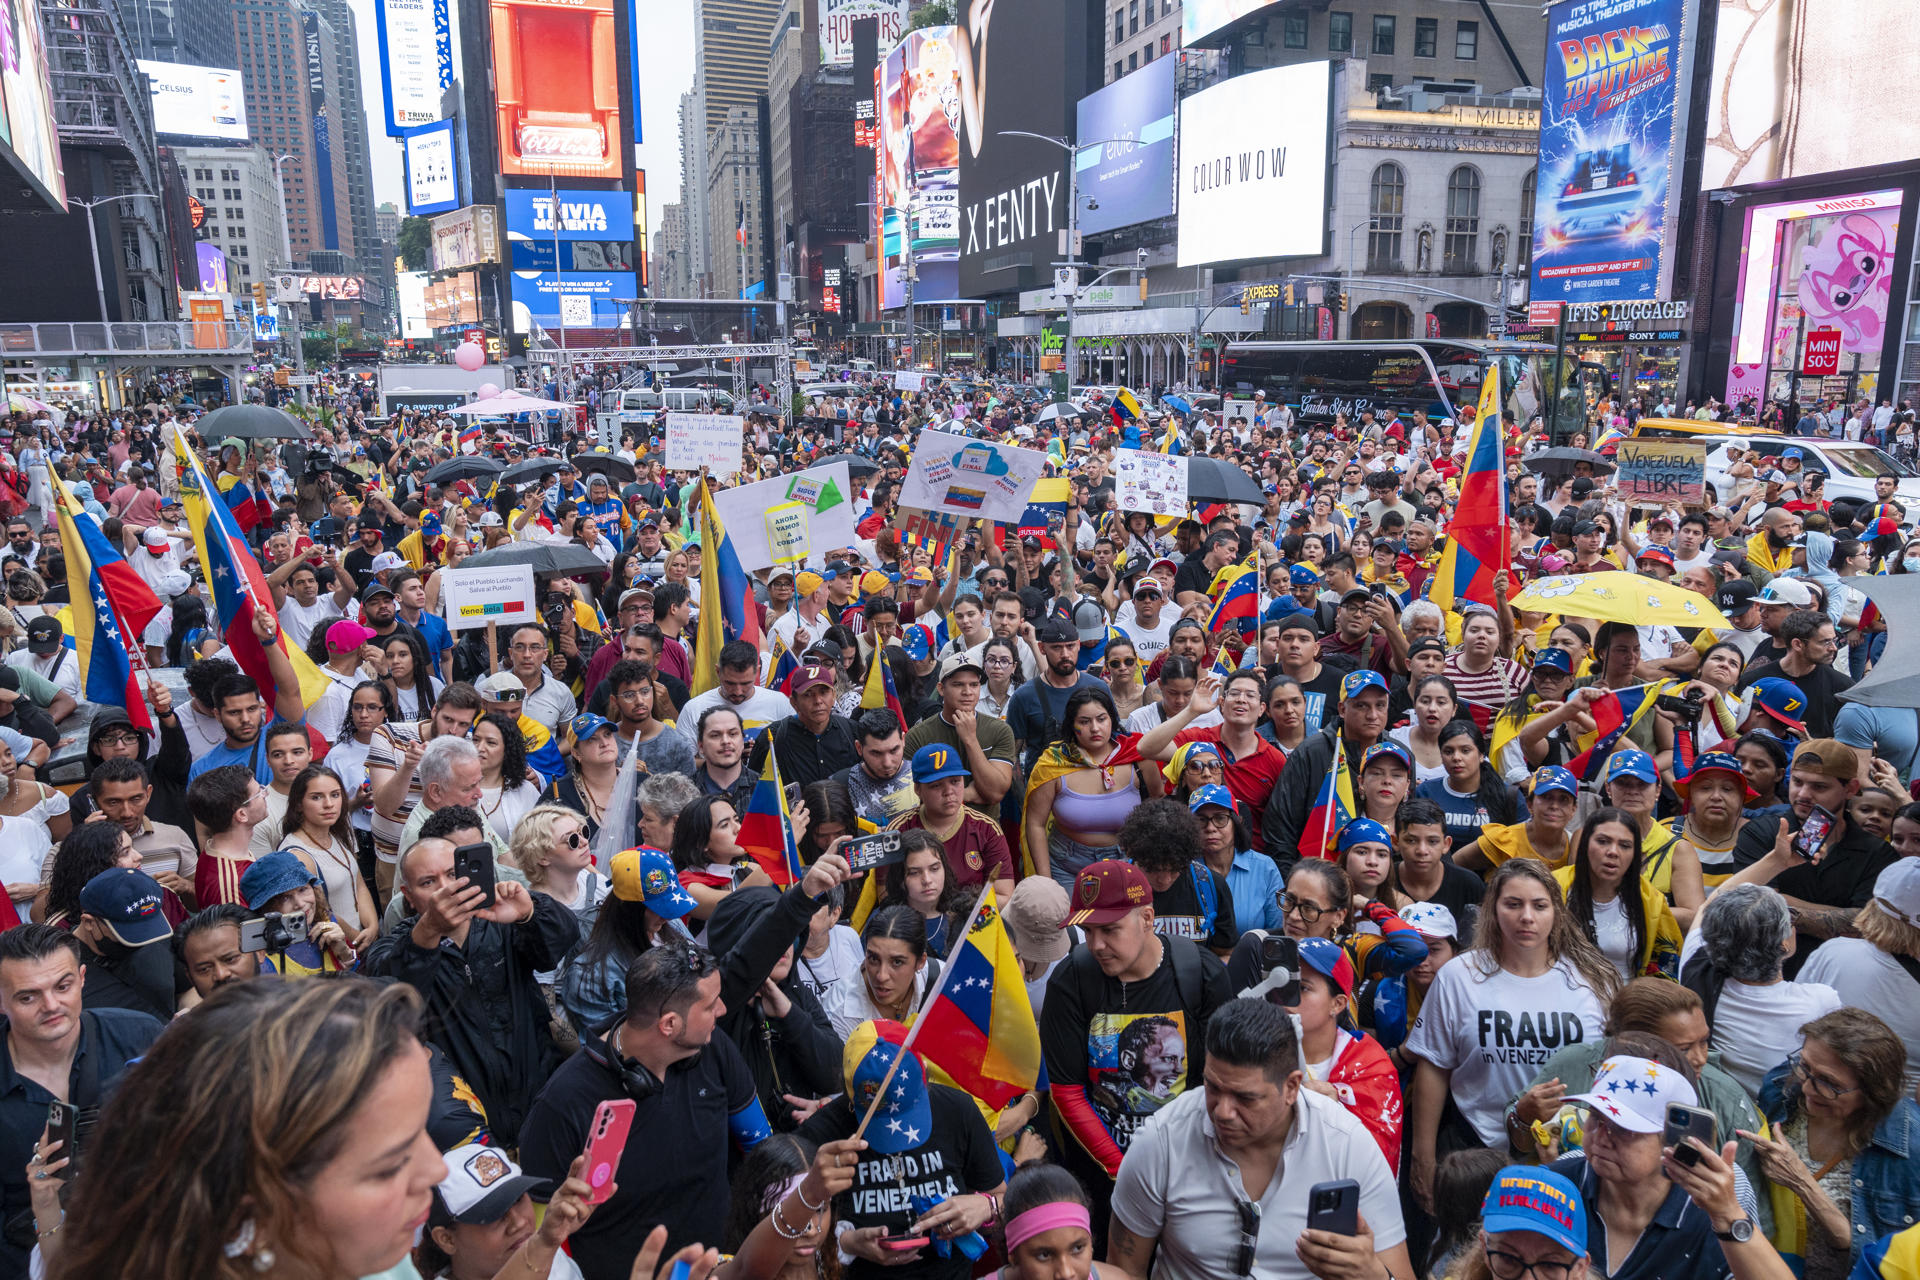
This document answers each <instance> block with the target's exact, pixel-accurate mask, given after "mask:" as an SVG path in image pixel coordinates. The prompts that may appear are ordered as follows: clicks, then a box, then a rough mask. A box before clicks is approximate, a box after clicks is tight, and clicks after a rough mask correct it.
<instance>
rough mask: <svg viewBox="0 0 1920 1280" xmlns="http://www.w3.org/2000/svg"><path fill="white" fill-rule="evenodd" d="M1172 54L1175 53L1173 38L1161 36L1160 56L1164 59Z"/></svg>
mask: <svg viewBox="0 0 1920 1280" xmlns="http://www.w3.org/2000/svg"><path fill="white" fill-rule="evenodd" d="M1172 52H1173V37H1172V36H1170V35H1169V36H1161V37H1160V56H1161V57H1163V58H1164V57H1166V56H1167V55H1168V54H1169V53H1172Z"/></svg>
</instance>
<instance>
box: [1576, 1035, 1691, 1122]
mask: <svg viewBox="0 0 1920 1280" xmlns="http://www.w3.org/2000/svg"><path fill="white" fill-rule="evenodd" d="M1567 1101H1568V1102H1581V1103H1585V1104H1586V1105H1587V1107H1588V1109H1589V1110H1591V1111H1593V1112H1596V1113H1598V1114H1599V1115H1600V1116H1602V1117H1603V1118H1605V1119H1606V1120H1607V1122H1608V1123H1610V1124H1612V1125H1614V1126H1615V1127H1617V1128H1621V1129H1625V1130H1626V1131H1627V1132H1628V1133H1659V1132H1661V1131H1662V1130H1663V1129H1665V1128H1666V1125H1667V1104H1668V1103H1670V1102H1677V1103H1679V1104H1681V1105H1682V1106H1687V1107H1695V1106H1698V1105H1700V1097H1699V1095H1698V1094H1697V1093H1695V1092H1694V1088H1693V1086H1692V1085H1691V1084H1688V1083H1687V1078H1686V1077H1685V1076H1683V1075H1681V1074H1680V1073H1679V1072H1678V1071H1675V1070H1674V1069H1673V1068H1672V1067H1663V1066H1661V1065H1660V1064H1659V1063H1657V1062H1654V1061H1652V1060H1650V1059H1647V1058H1636V1057H1633V1056H1632V1055H1631V1054H1622V1055H1620V1056H1618V1057H1613V1058H1608V1059H1606V1060H1605V1061H1603V1062H1602V1063H1601V1064H1600V1067H1599V1069H1598V1070H1596V1071H1595V1072H1594V1073H1593V1083H1592V1084H1591V1085H1589V1086H1588V1087H1587V1091H1586V1092H1585V1093H1576V1094H1574V1095H1573V1096H1572V1097H1570V1098H1568V1099H1567Z"/></svg>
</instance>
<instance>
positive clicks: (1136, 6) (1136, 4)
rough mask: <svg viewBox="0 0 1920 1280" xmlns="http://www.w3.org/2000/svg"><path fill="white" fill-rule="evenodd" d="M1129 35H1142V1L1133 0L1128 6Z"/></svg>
mask: <svg viewBox="0 0 1920 1280" xmlns="http://www.w3.org/2000/svg"><path fill="white" fill-rule="evenodd" d="M1127 34H1128V35H1130V36H1135V35H1139V34H1140V0H1131V3H1129V4H1128V5H1127Z"/></svg>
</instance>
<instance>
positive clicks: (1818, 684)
mask: <svg viewBox="0 0 1920 1280" xmlns="http://www.w3.org/2000/svg"><path fill="white" fill-rule="evenodd" d="M1768 676H1777V677H1779V678H1780V679H1782V680H1791V681H1793V683H1794V684H1796V685H1798V686H1799V687H1800V692H1802V693H1804V694H1806V695H1807V711H1806V715H1805V716H1804V717H1802V718H1803V719H1804V720H1805V721H1806V724H1807V736H1808V737H1809V738H1831V737H1832V736H1833V718H1834V717H1835V716H1836V715H1838V714H1839V713H1840V693H1841V691H1842V690H1844V689H1851V688H1853V677H1852V676H1849V675H1844V674H1842V673H1841V672H1839V671H1836V670H1834V669H1833V667H1832V665H1831V664H1829V663H1825V662H1816V663H1814V664H1813V670H1811V671H1809V672H1807V674H1806V675H1804V676H1790V675H1788V674H1787V673H1786V672H1785V671H1783V670H1781V669H1780V664H1779V663H1778V662H1763V663H1760V664H1759V665H1757V666H1755V665H1753V664H1751V663H1750V664H1748V666H1747V669H1746V673H1745V674H1743V675H1742V676H1741V677H1740V691H1741V692H1743V693H1744V692H1746V690H1747V689H1748V688H1749V687H1750V686H1752V684H1753V683H1754V682H1755V681H1756V680H1764V679H1766V678H1767V677H1768Z"/></svg>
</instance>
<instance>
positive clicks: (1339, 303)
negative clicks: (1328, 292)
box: [1334, 293, 1347, 311]
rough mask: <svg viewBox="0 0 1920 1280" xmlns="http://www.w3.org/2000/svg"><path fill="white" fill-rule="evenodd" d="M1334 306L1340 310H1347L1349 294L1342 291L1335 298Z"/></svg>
mask: <svg viewBox="0 0 1920 1280" xmlns="http://www.w3.org/2000/svg"><path fill="white" fill-rule="evenodd" d="M1334 306H1335V308H1336V309H1338V310H1340V311H1345V310H1346V309H1347V295H1346V294H1344V293H1342V294H1339V295H1338V296H1336V297H1335V299H1334Z"/></svg>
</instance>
